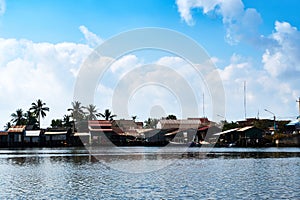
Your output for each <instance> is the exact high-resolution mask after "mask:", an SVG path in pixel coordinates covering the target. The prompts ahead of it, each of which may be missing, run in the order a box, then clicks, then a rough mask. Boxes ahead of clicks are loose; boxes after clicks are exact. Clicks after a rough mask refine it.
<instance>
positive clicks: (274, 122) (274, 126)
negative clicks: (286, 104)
mask: <svg viewBox="0 0 300 200" xmlns="http://www.w3.org/2000/svg"><path fill="white" fill-rule="evenodd" d="M265 111H266V112H268V113H271V114H272V115H273V116H274V131H276V116H275V114H274V113H273V112H271V111H269V110H267V109H265Z"/></svg>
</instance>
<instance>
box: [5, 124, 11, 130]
mask: <svg viewBox="0 0 300 200" xmlns="http://www.w3.org/2000/svg"><path fill="white" fill-rule="evenodd" d="M10 127H11V124H10V122H7V123H6V124H5V126H4V128H5V131H8V129H9V128H10Z"/></svg>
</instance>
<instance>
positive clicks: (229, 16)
mask: <svg viewBox="0 0 300 200" xmlns="http://www.w3.org/2000/svg"><path fill="white" fill-rule="evenodd" d="M176 3H177V6H178V12H179V13H180V16H181V18H182V19H183V20H184V21H185V22H186V23H187V24H188V25H193V24H194V23H195V22H194V20H193V17H192V14H191V12H192V10H193V9H196V8H200V9H202V12H203V14H208V13H211V12H212V13H214V14H216V15H219V16H221V17H222V22H223V24H224V26H225V29H226V35H225V38H226V41H227V42H228V43H229V44H237V43H239V42H240V41H241V40H249V41H253V40H256V39H257V37H258V33H257V30H258V26H259V25H260V24H261V23H262V19H261V16H260V14H259V13H258V12H257V11H256V10H255V9H254V8H247V9H246V8H245V6H244V4H243V2H242V1H241V0H212V1H206V0H177V1H176Z"/></svg>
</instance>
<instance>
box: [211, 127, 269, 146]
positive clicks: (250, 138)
mask: <svg viewBox="0 0 300 200" xmlns="http://www.w3.org/2000/svg"><path fill="white" fill-rule="evenodd" d="M263 132H264V131H263V130H261V129H259V128H256V127H255V126H246V127H243V128H234V129H230V130H226V131H223V132H219V133H215V134H213V135H214V136H215V137H216V138H218V141H217V143H218V145H219V146H228V145H231V144H234V145H237V146H243V147H247V146H259V145H261V142H262V138H263V137H262V136H263Z"/></svg>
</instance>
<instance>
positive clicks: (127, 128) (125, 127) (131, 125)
mask: <svg viewBox="0 0 300 200" xmlns="http://www.w3.org/2000/svg"><path fill="white" fill-rule="evenodd" d="M112 127H114V128H117V127H118V128H119V129H120V130H121V132H122V133H124V134H125V135H132V136H137V134H138V132H137V129H138V128H139V126H138V124H136V122H135V121H133V120H124V119H123V120H114V121H112ZM119 132H120V131H119Z"/></svg>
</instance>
